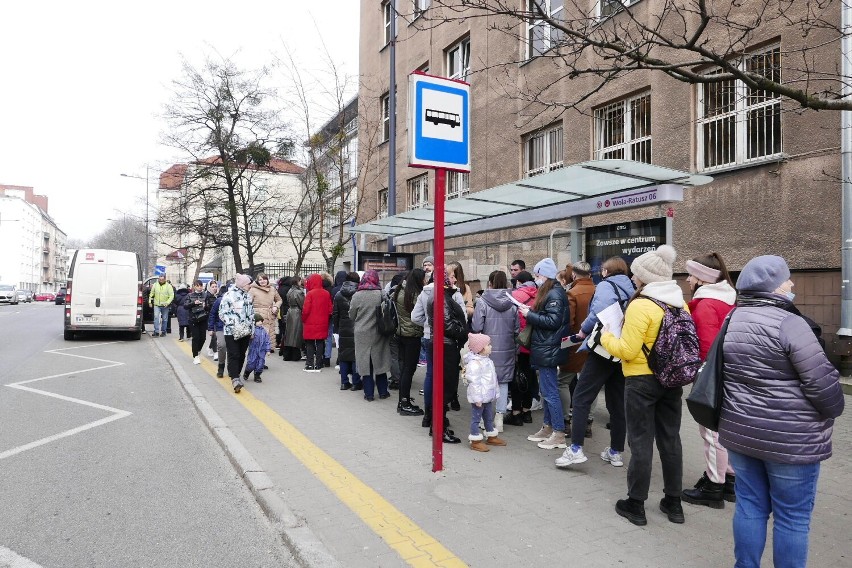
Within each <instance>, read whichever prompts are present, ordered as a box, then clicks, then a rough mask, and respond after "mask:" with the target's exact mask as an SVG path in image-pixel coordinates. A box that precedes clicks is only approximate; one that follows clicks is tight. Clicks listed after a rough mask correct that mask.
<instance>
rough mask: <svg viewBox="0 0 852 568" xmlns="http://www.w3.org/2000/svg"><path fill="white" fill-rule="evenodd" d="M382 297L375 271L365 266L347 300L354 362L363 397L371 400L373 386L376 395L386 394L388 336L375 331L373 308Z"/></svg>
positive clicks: (377, 329)
mask: <svg viewBox="0 0 852 568" xmlns="http://www.w3.org/2000/svg"><path fill="white" fill-rule="evenodd" d="M381 301H382V289H381V286H379V275H378V273H377V272H376V271H375V270H368V271H367V272H365V273H364V276H362V277H361V283H360V284H359V285H358V291H357V292H355V294H353V295H352V300H351V301H350V302H349V318H350V319H351V320H352V322H353V323H354V325H355V366H356V370H357V371H358V374H359V375H361V383H362V384H363V385H364V400H366V401H369V402H372V401H373V395H374V390H373V389H374V387H375V388H376V389H378V391H379V398H388V397H389V396H390V393H389V392H388V372H389V371H390V364H391V355H390V337H386V336H383V335H382V334H380V333H379V328H378V321H377V320H376V308H377V307H378V306H379V304H380V303H381ZM374 378H375V379H374Z"/></svg>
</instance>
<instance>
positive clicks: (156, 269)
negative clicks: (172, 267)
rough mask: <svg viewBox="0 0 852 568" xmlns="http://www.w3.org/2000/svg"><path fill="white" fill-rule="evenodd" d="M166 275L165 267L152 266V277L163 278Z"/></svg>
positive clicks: (160, 265) (159, 265)
mask: <svg viewBox="0 0 852 568" xmlns="http://www.w3.org/2000/svg"><path fill="white" fill-rule="evenodd" d="M165 275H166V267H165V266H164V265H162V264H157V265H156V266H154V276H165Z"/></svg>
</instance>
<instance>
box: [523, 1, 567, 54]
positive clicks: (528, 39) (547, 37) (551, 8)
mask: <svg viewBox="0 0 852 568" xmlns="http://www.w3.org/2000/svg"><path fill="white" fill-rule="evenodd" d="M565 1H566V0H526V7H527V10H528V11H529V12H530V13H531V14H536V13H537V12H536V10H535V6H534V3H535V4H538V5H539V6H541V9H542V12H545V13H546V14H547V15H548V16H549V17H550V19H551V20H559V19H562V18H563V17H564V16H565ZM537 28H539V29H540V30H541V39H542V43H543V45H542V49H541V50H540V51H538V52H536V51H537V50H535V49H534V47H533V45H534V40H533V37H534V34H535V30H536V29H537ZM561 36H562V30H559V29H557V28H554V27H553V26H551V25H550V24H548V23H547V21H546V20H544V19H542V18H539V19H536V20H532V21H528V22H527V23H526V36H524V38H525V39H524V43H525V44H526V54H527V59H532V58H533V57H538V56H540V55H543V54H544V53H546V52H547V51H548V50H550V49H552V48H554V47H556V45H558V43H559V42H560V41H561V40H562V37H561Z"/></svg>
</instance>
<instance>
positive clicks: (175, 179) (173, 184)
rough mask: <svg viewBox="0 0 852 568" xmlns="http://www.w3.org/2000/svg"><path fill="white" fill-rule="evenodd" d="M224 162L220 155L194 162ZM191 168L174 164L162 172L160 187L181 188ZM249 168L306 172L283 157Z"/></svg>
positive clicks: (210, 164) (204, 163) (201, 163)
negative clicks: (264, 164)
mask: <svg viewBox="0 0 852 568" xmlns="http://www.w3.org/2000/svg"><path fill="white" fill-rule="evenodd" d="M221 163H222V159H221V158H219V157H218V156H211V157H209V158H202V159H201V160H197V161H195V162H193V164H196V165H204V166H216V165H219V164H221ZM188 168H189V165H188V164H173V165H172V166H171V167H169V168H168V169H167V170H166V171H164V172H163V173H161V174H160V189H179V188H180V185H181V184H182V183H183V182H184V178H186V171H187V169H188ZM248 169H251V170H256V171H261V172H263V171H266V172H271V173H274V174H295V175H300V174H303V173H304V172H305V169H304V168H303V167H301V166H299V165H297V164H294V163H293V162H289V161H287V160H283V159H281V158H272V159H271V160H270V161H269V164H267V165H266V166H262V167H257V166H252V165H250V166H248Z"/></svg>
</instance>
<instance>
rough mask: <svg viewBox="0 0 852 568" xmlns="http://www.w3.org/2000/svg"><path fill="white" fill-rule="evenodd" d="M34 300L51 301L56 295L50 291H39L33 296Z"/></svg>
mask: <svg viewBox="0 0 852 568" xmlns="http://www.w3.org/2000/svg"><path fill="white" fill-rule="evenodd" d="M34 298H35V301H36V302H52V301H53V300H55V299H56V295H54V294H51V293H50V292H39V293H38V294H36V295H35V296H34Z"/></svg>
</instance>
